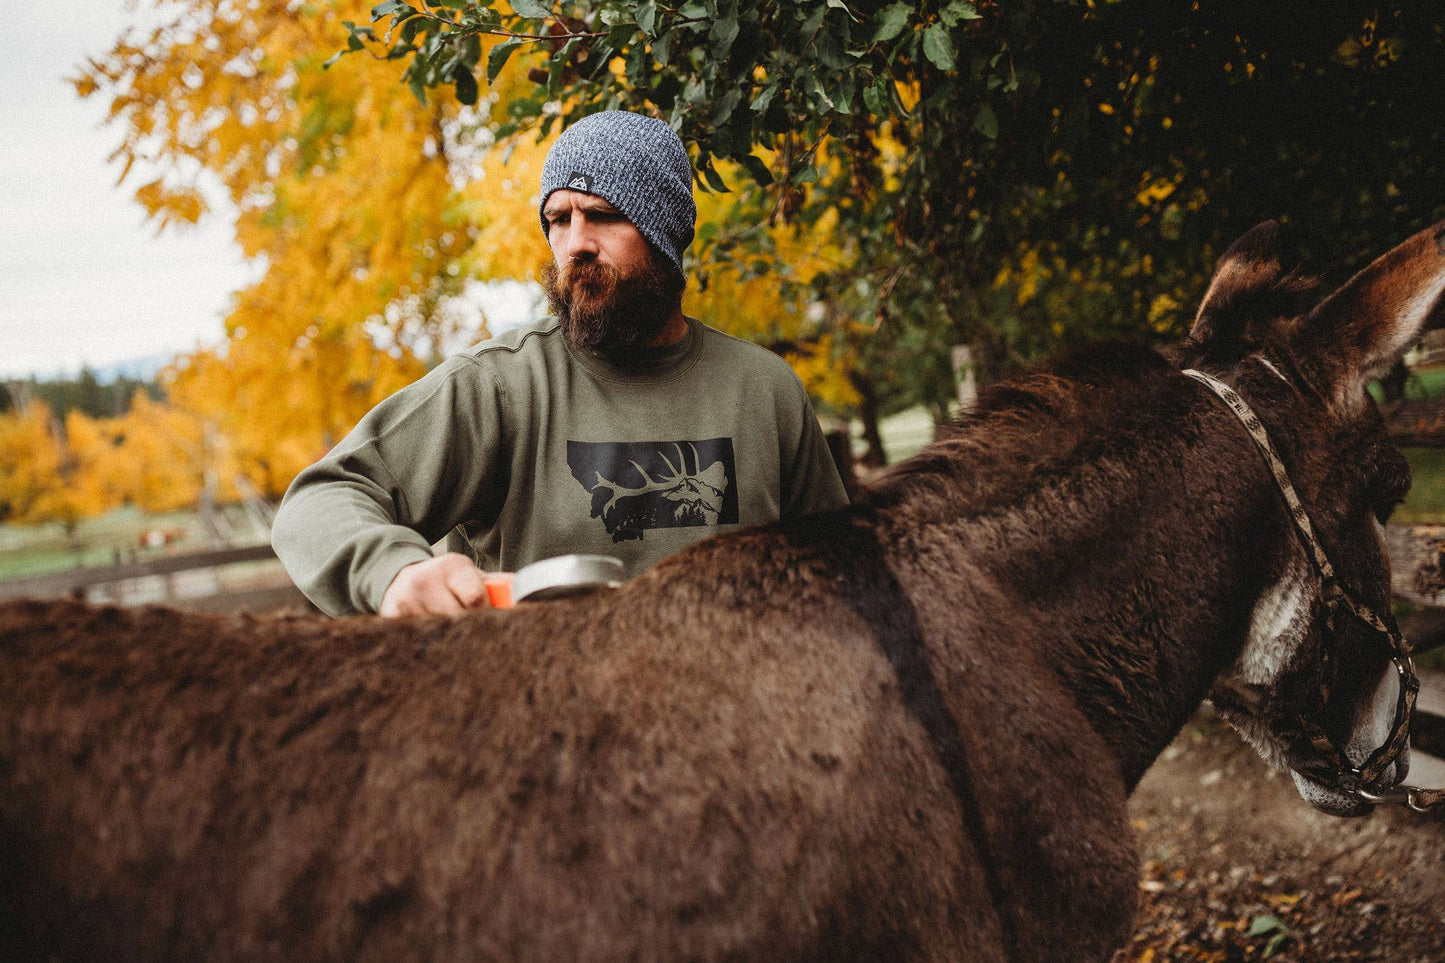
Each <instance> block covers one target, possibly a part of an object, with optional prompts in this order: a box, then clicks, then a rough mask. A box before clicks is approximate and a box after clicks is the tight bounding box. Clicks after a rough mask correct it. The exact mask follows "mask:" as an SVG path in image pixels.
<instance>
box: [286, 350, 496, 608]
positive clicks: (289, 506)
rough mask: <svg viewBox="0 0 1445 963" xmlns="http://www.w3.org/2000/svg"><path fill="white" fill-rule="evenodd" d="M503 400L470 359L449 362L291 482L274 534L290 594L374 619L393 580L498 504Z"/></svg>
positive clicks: (386, 405) (404, 391)
mask: <svg viewBox="0 0 1445 963" xmlns="http://www.w3.org/2000/svg"><path fill="white" fill-rule="evenodd" d="M501 402H502V398H501V394H500V391H499V389H498V388H497V386H496V383H495V381H494V380H493V379H492V378H491V377H490V376H489V375H488V374H487V372H486V371H485V370H483V369H482V368H481V367H480V366H479V364H478V362H477V361H476V360H475V359H473V358H471V357H468V356H460V357H457V358H452V359H450V360H448V361H447V362H445V363H443V364H442V365H440V366H438V367H437V368H436V369H434V370H433V371H431V372H430V373H429V374H427V375H426V376H425V377H423V378H422V379H421V380H419V381H417V382H416V383H414V384H412V385H409V386H408V387H406V388H403V389H402V390H401V391H399V392H397V393H396V394H395V395H392V396H391V397H390V398H388V399H386V400H385V401H383V402H382V403H381V404H379V405H377V406H376V407H375V408H374V409H372V410H371V412H370V413H368V414H367V415H366V417H365V418H363V419H362V420H361V421H360V422H359V423H358V424H357V426H356V427H355V428H354V429H353V430H352V431H351V433H350V434H348V435H347V436H346V437H345V438H344V439H342V441H341V442H340V443H339V444H338V445H337V446H336V447H335V448H333V449H332V450H331V452H330V453H328V454H327V455H326V456H325V457H323V458H322V459H321V460H320V461H318V462H317V463H316V464H314V465H312V466H311V467H309V468H307V469H306V470H304V471H303V472H301V474H299V475H297V476H296V479H295V481H293V482H292V483H291V487H290V489H289V490H288V491H287V492H286V496H285V498H283V499H282V501H281V507H280V509H279V510H278V511H277V513H276V521H275V524H274V525H273V527H272V533H271V542H272V545H273V546H274V548H275V549H276V555H277V556H278V557H279V558H280V559H281V563H282V565H284V566H285V568H286V571H287V573H288V574H290V576H291V579H292V581H294V582H295V583H296V585H297V587H298V588H300V589H301V591H302V592H303V593H305V594H306V596H307V597H308V598H309V599H311V601H313V602H314V603H316V605H317V606H318V607H319V608H320V609H321V610H322V611H323V612H326V613H328V614H330V615H349V614H355V613H360V612H375V611H377V610H378V609H379V608H380V607H381V600H382V596H383V595H384V594H385V593H386V589H387V587H388V586H390V585H391V582H392V579H394V578H395V577H396V573H397V572H399V571H400V570H401V569H402V568H403V567H405V566H407V565H410V564H412V563H413V562H420V561H425V560H426V559H428V558H431V557H432V550H431V545H432V544H433V543H435V542H438V541H440V540H441V539H442V538H443V537H444V536H445V535H446V534H447V532H449V531H450V530H451V529H452V528H453V527H454V526H456V525H457V524H458V523H459V522H461V521H462V520H464V519H467V518H474V517H477V516H478V514H479V512H480V513H483V514H484V513H485V512H486V511H487V506H488V504H489V503H490V502H491V501H494V500H500V493H499V492H498V491H497V488H498V476H499V475H500V474H501V472H502V470H503V469H502V468H501V464H500V461H501V437H502V425H501V416H502V408H503V406H502V403H501Z"/></svg>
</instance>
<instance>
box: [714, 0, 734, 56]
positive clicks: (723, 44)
mask: <svg viewBox="0 0 1445 963" xmlns="http://www.w3.org/2000/svg"><path fill="white" fill-rule="evenodd" d="M736 39H738V15H737V11H736V10H731V11H729V13H728V15H727V16H726V17H723V18H722V19H720V20H715V21H713V25H712V55H713V57H714V59H717V60H722V59H723V58H724V57H726V56H727V55H728V51H729V50H731V49H732V47H733V41H734V40H736Z"/></svg>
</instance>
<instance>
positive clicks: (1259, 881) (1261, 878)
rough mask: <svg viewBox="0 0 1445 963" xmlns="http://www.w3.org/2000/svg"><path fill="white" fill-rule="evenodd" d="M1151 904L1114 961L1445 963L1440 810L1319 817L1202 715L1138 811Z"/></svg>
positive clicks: (1156, 774) (1155, 771)
mask: <svg viewBox="0 0 1445 963" xmlns="http://www.w3.org/2000/svg"><path fill="white" fill-rule="evenodd" d="M1130 812H1131V815H1132V816H1133V821H1134V828H1135V831H1136V832H1137V834H1138V843H1139V852H1140V856H1141V858H1142V860H1143V865H1144V872H1143V876H1142V879H1141V881H1140V889H1141V893H1140V895H1141V897H1142V908H1141V910H1140V916H1139V921H1138V926H1137V929H1136V932H1135V934H1134V937H1133V939H1132V940H1131V942H1130V943H1129V945H1128V947H1127V948H1126V949H1124V950H1122V951H1121V952H1120V953H1119V954H1118V955H1117V956H1116V958H1115V963H1161V961H1166V960H1207V961H1235V960H1262V959H1270V960H1275V961H1280V963H1284V961H1297V963H1309V961H1316V960H1380V961H1389V963H1427V961H1428V963H1445V812H1442V811H1441V810H1435V811H1432V812H1431V813H1429V814H1421V813H1415V812H1412V811H1410V810H1408V809H1405V808H1403V807H1393V806H1392V807H1383V808H1380V809H1377V810H1376V812H1375V813H1374V814H1373V815H1371V816H1368V817H1365V818H1362V819H1338V818H1335V817H1332V816H1326V815H1324V814H1323V813H1320V812H1317V811H1316V810H1314V809H1312V808H1311V807H1310V806H1308V805H1307V804H1305V802H1304V801H1303V800H1301V799H1300V797H1299V795H1298V794H1297V793H1296V792H1295V789H1294V784H1293V783H1292V782H1291V781H1290V779H1289V777H1288V776H1287V775H1285V774H1284V773H1279V772H1275V771H1274V770H1272V769H1269V768H1267V767H1266V766H1265V765H1264V763H1263V762H1261V761H1260V759H1259V757H1258V756H1256V755H1255V754H1254V752H1253V750H1251V749H1249V747H1247V746H1246V745H1245V744H1244V743H1243V742H1242V741H1241V740H1240V739H1239V737H1238V736H1236V735H1235V734H1234V732H1233V730H1231V729H1230V728H1229V727H1228V725H1226V724H1225V723H1224V722H1222V721H1221V720H1220V719H1219V718H1218V716H1217V715H1215V714H1214V713H1213V712H1212V711H1211V710H1210V709H1208V708H1207V707H1206V708H1205V709H1202V710H1201V712H1200V714H1199V715H1198V716H1196V717H1195V719H1194V721H1192V722H1191V723H1190V724H1189V725H1188V726H1186V727H1185V729H1184V731H1183V732H1182V733H1181V734H1180V736H1179V738H1178V739H1176V740H1175V742H1174V744H1173V745H1171V746H1170V747H1169V749H1167V750H1166V751H1165V753H1164V754H1163V755H1162V756H1161V757H1160V758H1159V760H1158V761H1157V762H1156V763H1155V764H1154V767H1153V768H1152V769H1151V770H1150V771H1149V773H1148V774H1147V775H1146V776H1145V777H1144V780H1143V782H1141V783H1140V785H1139V788H1138V789H1137V790H1136V791H1135V793H1134V796H1133V798H1132V800H1131V802H1130Z"/></svg>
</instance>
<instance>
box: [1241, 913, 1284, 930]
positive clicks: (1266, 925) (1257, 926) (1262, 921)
mask: <svg viewBox="0 0 1445 963" xmlns="http://www.w3.org/2000/svg"><path fill="white" fill-rule="evenodd" d="M1288 932H1289V927H1288V926H1285V925H1284V923H1283V922H1281V921H1280V919H1279V918H1278V917H1276V916H1270V915H1269V914H1268V913H1261V914H1260V915H1259V916H1256V917H1255V918H1254V919H1253V920H1252V921H1251V922H1250V924H1249V932H1248V934H1247V935H1249V936H1264V935H1265V934H1266V933H1288Z"/></svg>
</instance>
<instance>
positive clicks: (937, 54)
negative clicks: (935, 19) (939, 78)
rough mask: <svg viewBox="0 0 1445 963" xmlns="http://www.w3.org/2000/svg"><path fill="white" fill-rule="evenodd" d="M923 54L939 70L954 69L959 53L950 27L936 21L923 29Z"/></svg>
mask: <svg viewBox="0 0 1445 963" xmlns="http://www.w3.org/2000/svg"><path fill="white" fill-rule="evenodd" d="M923 55H924V56H925V57H927V58H928V62H929V63H931V64H933V66H935V67H937V68H938V69H939V70H952V69H953V68H954V61H955V60H956V58H957V56H958V54H957V52H956V51H955V50H954V47H953V37H952V36H951V35H950V34H949V32H948V28H947V27H945V26H944V25H943V24H941V23H935V24H933V25H932V26H930V27H929V28H928V29H927V30H925V31H923Z"/></svg>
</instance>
